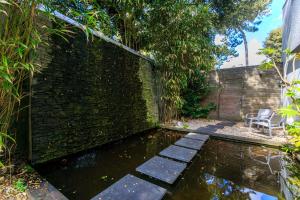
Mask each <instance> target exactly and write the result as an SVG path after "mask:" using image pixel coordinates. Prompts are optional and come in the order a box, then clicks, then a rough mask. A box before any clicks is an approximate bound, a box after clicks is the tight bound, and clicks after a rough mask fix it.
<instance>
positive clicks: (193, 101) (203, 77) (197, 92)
mask: <svg viewBox="0 0 300 200" xmlns="http://www.w3.org/2000/svg"><path fill="white" fill-rule="evenodd" d="M209 92H210V87H209V83H208V82H207V74H206V73H203V72H201V71H199V70H196V71H195V73H194V74H193V75H191V77H190V78H189V80H188V84H187V87H186V88H184V89H183V90H182V95H181V96H182V98H183V101H184V103H183V107H182V111H181V112H182V115H183V116H186V117H192V118H207V117H208V114H209V112H210V111H212V110H215V109H216V105H215V104H213V103H209V104H208V105H206V106H204V107H203V106H201V105H200V102H201V100H202V99H203V98H204V97H205V96H207V95H208V93H209Z"/></svg>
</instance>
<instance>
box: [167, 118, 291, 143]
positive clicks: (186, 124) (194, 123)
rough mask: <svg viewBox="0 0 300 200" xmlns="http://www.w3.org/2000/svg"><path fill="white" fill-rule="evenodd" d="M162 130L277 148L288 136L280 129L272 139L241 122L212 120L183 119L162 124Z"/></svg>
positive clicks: (274, 131) (276, 130) (274, 132)
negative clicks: (198, 134) (201, 134)
mask: <svg viewBox="0 0 300 200" xmlns="http://www.w3.org/2000/svg"><path fill="white" fill-rule="evenodd" d="M163 127H164V128H167V129H171V130H178V131H188V132H196V133H203V134H207V135H211V136H214V137H219V138H224V139H231V140H238V141H243V142H250V143H257V144H263V145H269V146H275V147H279V146H282V145H283V144H286V143H287V140H288V136H287V134H285V133H284V131H283V130H282V129H275V130H272V134H273V137H269V135H268V133H267V130H265V132H263V130H262V129H260V130H258V129H257V128H256V127H253V128H252V129H250V128H249V127H247V126H245V125H244V123H243V122H234V121H226V120H223V121H222V120H212V119H184V120H173V121H172V122H170V123H167V124H164V125H163Z"/></svg>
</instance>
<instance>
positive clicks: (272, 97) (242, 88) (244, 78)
mask: <svg viewBox="0 0 300 200" xmlns="http://www.w3.org/2000/svg"><path fill="white" fill-rule="evenodd" d="M210 83H211V85H212V86H213V91H212V92H211V93H210V95H209V96H208V97H207V98H206V99H205V100H204V101H203V102H202V104H207V103H209V102H214V103H215V104H216V105H217V110H216V111H215V112H212V113H211V114H210V118H214V119H227V120H235V121H239V120H242V119H243V117H244V116H245V114H247V113H252V112H257V110H258V109H260V108H272V109H274V110H276V109H277V108H279V106H280V96H281V90H280V84H279V83H280V79H279V77H278V75H277V74H276V72H275V71H274V70H268V71H261V70H259V69H257V67H256V66H250V67H236V68H229V69H221V70H218V71H213V72H212V73H211V75H210Z"/></svg>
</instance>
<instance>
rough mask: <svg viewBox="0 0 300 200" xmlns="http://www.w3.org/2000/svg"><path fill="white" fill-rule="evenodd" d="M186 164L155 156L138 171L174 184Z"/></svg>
mask: <svg viewBox="0 0 300 200" xmlns="http://www.w3.org/2000/svg"><path fill="white" fill-rule="evenodd" d="M186 166H187V165H186V163H181V162H177V161H173V160H170V159H166V158H162V157H159V156H154V157H153V158H151V159H150V160H148V161H146V162H145V163H144V164H142V165H140V166H139V167H138V168H136V171H138V172H140V173H143V174H146V175H148V176H151V177H153V178H156V179H158V180H161V181H164V182H167V183H169V184H173V183H174V182H175V181H176V179H177V178H178V176H179V175H180V174H181V173H182V172H183V170H185V168H186Z"/></svg>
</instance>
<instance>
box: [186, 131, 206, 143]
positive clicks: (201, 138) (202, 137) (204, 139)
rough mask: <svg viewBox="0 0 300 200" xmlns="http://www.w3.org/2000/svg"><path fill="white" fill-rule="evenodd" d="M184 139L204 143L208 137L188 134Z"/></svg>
mask: <svg viewBox="0 0 300 200" xmlns="http://www.w3.org/2000/svg"><path fill="white" fill-rule="evenodd" d="M184 137H185V138H190V139H194V140H202V141H206V140H208V138H209V136H208V135H201V134H199V133H188V134H186V135H185V136H184Z"/></svg>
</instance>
